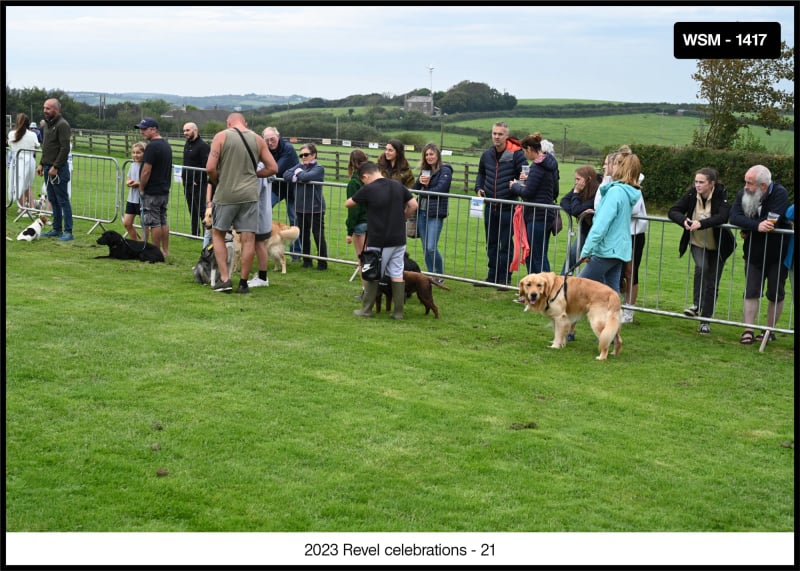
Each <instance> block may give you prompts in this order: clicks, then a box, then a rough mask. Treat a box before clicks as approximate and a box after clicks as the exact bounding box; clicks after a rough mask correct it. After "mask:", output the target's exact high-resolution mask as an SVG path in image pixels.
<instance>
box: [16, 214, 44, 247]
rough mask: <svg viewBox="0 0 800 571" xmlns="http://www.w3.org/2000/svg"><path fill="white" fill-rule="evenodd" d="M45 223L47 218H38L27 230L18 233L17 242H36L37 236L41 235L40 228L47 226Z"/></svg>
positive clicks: (42, 216)
mask: <svg viewBox="0 0 800 571" xmlns="http://www.w3.org/2000/svg"><path fill="white" fill-rule="evenodd" d="M47 222H48V220H47V216H45V215H44V214H42V215H41V216H39V218H37V219H36V220H34V221H33V222H31V223H30V225H29V226H28V227H27V228H25V229H24V230H23V231H22V232H20V233H19V235H18V236H17V240H25V241H27V242H32V241H34V240H38V239H39V236H41V235H42V228H44V227H45V226H47Z"/></svg>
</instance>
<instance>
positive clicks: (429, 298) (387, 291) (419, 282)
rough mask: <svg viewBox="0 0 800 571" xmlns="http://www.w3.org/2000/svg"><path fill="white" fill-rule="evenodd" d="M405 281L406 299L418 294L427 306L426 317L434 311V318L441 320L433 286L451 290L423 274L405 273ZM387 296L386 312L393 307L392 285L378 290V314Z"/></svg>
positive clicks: (376, 305) (421, 301)
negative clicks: (383, 297) (383, 296)
mask: <svg viewBox="0 0 800 571" xmlns="http://www.w3.org/2000/svg"><path fill="white" fill-rule="evenodd" d="M403 281H404V282H405V285H406V299H408V298H409V297H411V294H413V293H416V294H417V299H419V301H420V303H421V304H422V305H424V306H425V315H428V314H429V313H430V312H431V310H433V316H434V317H435V318H436V319H439V308H438V307H436V304H435V303H434V302H433V286H436V287H439V288H442V289H444V290H447V291H450V288H449V287H447V286H443V285H441V284H438V283H436V282H435V281H433V279H432V278H430V277H428V276H426V275H425V274H421V273H419V272H409V271H404V272H403ZM382 295H385V296H386V311H389V309H390V308H391V306H392V288H391V285H386V286H383V285H381V286H380V287H379V288H378V297H377V298H376V299H375V310H376V312H377V313H380V312H381V297H382Z"/></svg>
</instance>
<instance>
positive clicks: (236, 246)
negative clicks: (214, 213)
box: [230, 230, 242, 275]
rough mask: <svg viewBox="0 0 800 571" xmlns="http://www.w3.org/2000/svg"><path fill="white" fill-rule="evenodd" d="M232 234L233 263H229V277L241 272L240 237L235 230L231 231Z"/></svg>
mask: <svg viewBox="0 0 800 571" xmlns="http://www.w3.org/2000/svg"><path fill="white" fill-rule="evenodd" d="M231 234H233V262H232V263H231V267H230V273H231V275H234V274H238V273H239V272H241V271H242V237H241V235H240V234H239V233H238V232H237V231H236V230H231Z"/></svg>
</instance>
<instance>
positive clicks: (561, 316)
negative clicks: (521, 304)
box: [519, 272, 622, 361]
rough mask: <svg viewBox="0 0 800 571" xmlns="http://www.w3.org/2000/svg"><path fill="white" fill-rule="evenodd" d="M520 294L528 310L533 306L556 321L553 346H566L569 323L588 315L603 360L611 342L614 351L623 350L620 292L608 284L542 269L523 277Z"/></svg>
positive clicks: (616, 352)
mask: <svg viewBox="0 0 800 571" xmlns="http://www.w3.org/2000/svg"><path fill="white" fill-rule="evenodd" d="M519 295H520V297H521V298H523V299H524V300H525V311H528V310H529V309H533V310H534V311H536V312H538V313H541V314H542V315H544V316H546V317H547V318H548V319H550V320H551V321H552V322H553V333H554V334H555V336H554V337H553V342H552V344H551V345H550V347H551V348H553V349H561V348H562V347H565V346H566V344H567V341H566V340H567V332H568V331H569V327H570V325H571V324H573V323H575V322H576V321H578V320H579V319H580V318H581V317H583V316H584V315H585V316H586V317H587V319H588V320H589V325H591V326H592V331H594V334H595V335H597V339H598V349H599V350H600V355H599V356H597V357H596V359H597V360H599V361H604V360H605V359H606V358H607V357H608V348H609V347H610V345H611V343H612V342H613V343H614V355H619V352H620V351H621V350H622V338H621V337H620V335H619V331H620V328H621V326H622V325H621V321H620V319H621V317H622V315H621V307H620V301H619V294H618V293H617V292H615V291H614V290H613V289H611V288H610V287H608V286H607V285H605V284H602V283H600V282H596V281H594V280H590V279H586V278H573V277H567V276H560V275H556V274H555V273H553V272H543V273H540V274H528V275H527V276H525V277H524V278H522V279H521V280H520V281H519Z"/></svg>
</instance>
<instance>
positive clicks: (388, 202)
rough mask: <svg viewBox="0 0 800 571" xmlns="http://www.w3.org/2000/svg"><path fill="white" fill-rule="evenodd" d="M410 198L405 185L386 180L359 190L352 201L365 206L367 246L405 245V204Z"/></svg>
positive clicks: (372, 183)
mask: <svg viewBox="0 0 800 571" xmlns="http://www.w3.org/2000/svg"><path fill="white" fill-rule="evenodd" d="M412 198H413V196H412V195H411V192H410V191H409V190H408V189H407V188H406V187H405V185H404V184H403V183H401V182H398V181H396V180H392V179H390V178H379V179H377V180H374V181H372V182H371V183H369V184H365V185H364V186H362V187H361V188H359V189H358V190H357V191H356V193H355V194H354V195H353V196H352V199H353V201H354V202H357V203H359V204H364V205H365V206H366V207H367V245H368V246H374V247H376V248H389V247H394V246H403V245H405V243H406V215H405V208H406V202H408V201H409V200H411V199H412Z"/></svg>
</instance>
